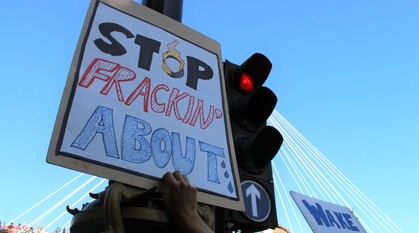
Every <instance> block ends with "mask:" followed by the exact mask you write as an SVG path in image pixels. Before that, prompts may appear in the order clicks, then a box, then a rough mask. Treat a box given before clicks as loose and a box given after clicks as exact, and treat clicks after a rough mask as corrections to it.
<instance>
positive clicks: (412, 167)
mask: <svg viewBox="0 0 419 233" xmlns="http://www.w3.org/2000/svg"><path fill="white" fill-rule="evenodd" d="M88 4H89V1H87V0H84V1H82V0H74V1H52V0H50V1H47V0H40V1H5V2H3V3H2V5H1V7H0V30H1V34H0V45H1V46H0V48H1V50H0V59H1V62H0V68H1V70H2V74H1V80H2V81H1V84H0V107H1V114H0V156H1V157H0V164H1V169H0V185H1V195H0V220H1V221H9V220H11V219H13V218H14V217H16V216H17V215H19V214H20V213H22V212H24V211H25V210H27V209H28V208H30V207H31V206H33V205H34V204H36V203H37V202H38V201H40V200H41V199H43V198H44V197H46V196H47V195H48V194H50V193H51V192H53V191H54V190H56V189H57V188H59V187H60V186H61V185H63V184H64V183H65V182H67V181H69V180H70V179H72V178H73V177H75V176H76V175H77V174H78V173H77V172H74V171H70V170H67V169H64V168H61V167H56V166H53V165H49V164H47V163H46V162H45V158H46V153H47V149H48V145H49V140H50V137H51V133H52V128H53V125H54V121H55V117H56V113H57V111H58V106H59V103H60V99H61V94H62V91H63V88H64V85H65V82H66V78H67V73H68V70H69V67H70V63H71V60H72V56H73V53H74V49H75V47H76V44H77V40H78V36H79V33H80V30H81V27H82V24H83V21H84V17H85V14H86V11H87V7H88ZM418 12H419V1H415V0H400V1H389V0H381V1H378V0H370V1H362V0H354V1H327V0H318V1H290V0H280V1H276V0H270V1H247V0H246V1H192V0H185V1H184V9H183V23H184V24H185V25H187V26H189V27H191V28H193V29H195V30H197V31H199V32H201V33H203V34H205V35H207V36H209V37H211V38H213V39H215V40H216V41H218V42H219V43H220V44H221V46H222V52H223V58H224V59H228V60H230V61H233V62H235V63H241V62H243V61H244V60H245V59H246V58H247V57H248V56H250V55H251V54H253V53H255V52H260V53H263V54H265V55H266V56H267V57H268V58H269V59H270V60H271V62H272V63H273V70H272V72H271V75H270V78H269V80H268V81H267V83H266V85H267V86H269V87H270V88H271V89H272V90H273V91H274V92H275V93H276V94H277V96H278V98H279V101H278V104H277V107H276V109H277V110H278V111H279V112H280V113H281V114H282V115H283V116H284V117H285V118H286V119H287V120H288V121H289V122H291V123H292V124H293V125H294V127H296V128H297V129H298V130H299V131H300V132H301V133H302V134H303V135H304V136H305V137H306V138H307V139H308V140H310V142H311V143H312V144H314V145H315V146H316V147H317V148H318V149H319V150H320V151H321V152H322V153H323V154H324V155H325V156H326V157H327V158H328V159H329V160H331V161H332V162H333V163H334V164H335V165H336V167H338V168H339V169H340V170H341V171H342V172H343V173H344V174H345V175H346V176H347V177H348V178H349V179H350V180H351V181H352V182H353V183H354V184H355V185H357V186H358V188H359V189H360V190H362V191H363V192H364V193H365V194H366V195H367V196H368V197H369V198H370V199H371V200H372V201H373V202H374V203H375V204H376V205H377V206H378V207H380V209H381V210H383V212H384V213H386V214H387V215H388V216H389V217H390V218H391V219H392V220H393V221H394V222H395V223H396V224H397V225H398V226H400V227H401V228H402V229H403V230H404V231H405V232H409V233H410V232H416V231H417V220H418V219H419V211H418V210H419V201H418V199H417V197H418V196H419V14H418ZM51 205H52V204H51ZM80 207H81V206H79V208H80ZM39 214H41V213H38V215H39ZM34 216H37V215H36V214H34ZM31 220H32V219H27V221H28V222H30V221H31Z"/></svg>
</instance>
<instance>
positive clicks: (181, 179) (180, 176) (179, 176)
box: [173, 171, 183, 181]
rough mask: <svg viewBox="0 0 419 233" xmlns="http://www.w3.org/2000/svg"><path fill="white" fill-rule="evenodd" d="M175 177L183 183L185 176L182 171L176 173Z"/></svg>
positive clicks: (174, 173)
mask: <svg viewBox="0 0 419 233" xmlns="http://www.w3.org/2000/svg"><path fill="white" fill-rule="evenodd" d="M173 176H174V178H175V179H176V180H178V181H183V175H182V173H181V172H180V171H174V172H173Z"/></svg>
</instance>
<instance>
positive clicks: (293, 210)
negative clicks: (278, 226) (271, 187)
mask: <svg viewBox="0 0 419 233" xmlns="http://www.w3.org/2000/svg"><path fill="white" fill-rule="evenodd" d="M272 165H273V166H272V167H273V168H274V172H275V173H274V174H276V176H275V175H274V176H273V179H274V184H275V188H276V190H277V192H278V193H279V194H280V193H281V191H280V189H279V187H278V182H277V181H276V179H277V177H278V180H279V182H280V184H281V187H282V189H283V190H284V193H285V196H286V197H287V200H288V204H289V206H290V207H291V210H292V212H293V214H294V217H295V219H296V220H297V224H298V226H299V227H300V231H301V232H302V233H304V230H303V228H302V226H301V223H300V220H299V219H298V217H297V213H296V212H295V209H294V207H293V205H292V201H291V200H290V198H289V195H288V192H287V190H286V189H285V186H284V183H283V182H282V179H281V176H280V175H279V173H278V169H277V168H276V165H275V163H272ZM281 203H282V207H283V209H284V213H285V215H286V217H287V220H288V224H289V226H290V229H291V231H292V232H293V231H294V229H293V227H292V222H291V221H290V219H289V217H288V213H287V211H286V207H285V204H284V202H283V200H282V197H281Z"/></svg>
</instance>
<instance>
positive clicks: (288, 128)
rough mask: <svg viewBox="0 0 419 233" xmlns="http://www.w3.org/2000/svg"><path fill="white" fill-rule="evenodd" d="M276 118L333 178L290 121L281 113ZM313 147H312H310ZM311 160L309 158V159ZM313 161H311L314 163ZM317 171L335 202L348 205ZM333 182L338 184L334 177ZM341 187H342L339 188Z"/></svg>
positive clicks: (322, 174)
mask: <svg viewBox="0 0 419 233" xmlns="http://www.w3.org/2000/svg"><path fill="white" fill-rule="evenodd" d="M274 117H278V119H279V122H281V124H282V125H283V126H284V127H285V128H286V129H287V130H289V131H290V132H292V134H293V135H294V136H295V139H296V140H297V144H299V145H302V146H303V147H304V149H305V151H307V154H308V155H309V156H310V157H311V158H313V159H314V162H316V163H317V164H318V165H319V166H320V169H321V170H323V171H325V172H326V175H327V176H328V177H331V175H330V170H329V169H327V168H325V166H324V165H323V162H322V161H320V162H319V161H318V160H317V159H315V158H314V154H313V153H314V151H313V150H312V149H311V146H312V145H311V144H306V143H305V142H304V141H303V140H301V136H302V135H301V133H299V132H298V131H297V130H296V129H295V128H294V127H293V126H292V125H291V124H289V122H288V121H286V120H285V118H283V117H282V116H281V115H280V114H279V113H277V112H276V113H275V114H274ZM310 145H311V146H310ZM308 159H309V158H308ZM313 159H309V160H310V161H313ZM316 169H317V171H318V172H319V173H320V175H321V177H322V179H323V180H324V182H325V183H326V187H329V189H331V190H332V192H331V193H332V195H333V196H334V198H335V200H337V201H338V203H339V204H341V203H342V202H341V201H343V202H344V203H345V204H346V205H348V203H347V202H346V200H345V198H343V197H342V195H341V194H340V192H338V191H337V190H336V188H335V187H334V185H332V184H331V183H330V181H329V179H327V178H326V177H325V175H324V172H321V171H320V170H319V169H318V168H316ZM332 180H333V182H335V183H336V181H335V179H333V177H332ZM339 187H340V186H339ZM336 195H337V197H336Z"/></svg>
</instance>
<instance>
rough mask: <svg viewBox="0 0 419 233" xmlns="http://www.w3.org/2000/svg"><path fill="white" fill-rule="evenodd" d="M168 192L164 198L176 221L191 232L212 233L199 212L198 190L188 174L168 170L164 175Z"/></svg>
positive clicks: (164, 194)
mask: <svg viewBox="0 0 419 233" xmlns="http://www.w3.org/2000/svg"><path fill="white" fill-rule="evenodd" d="M163 181H164V183H163V184H162V185H164V186H165V187H166V188H167V192H166V193H163V200H164V203H165V204H166V206H167V208H168V209H169V212H170V213H171V214H172V217H173V218H174V219H175V221H176V223H177V224H178V225H179V226H181V227H182V228H184V229H185V230H186V231H187V232H190V233H195V232H197V233H207V232H208V233H212V232H213V231H212V230H211V229H210V228H209V227H208V225H207V224H205V222H204V221H203V220H202V219H201V217H200V216H199V215H198V212H197V208H198V206H197V202H196V195H197V191H196V188H195V187H194V186H192V185H191V183H190V182H189V179H188V177H187V176H186V175H182V173H180V172H179V171H175V172H173V173H171V172H168V173H166V174H165V175H164V176H163Z"/></svg>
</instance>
